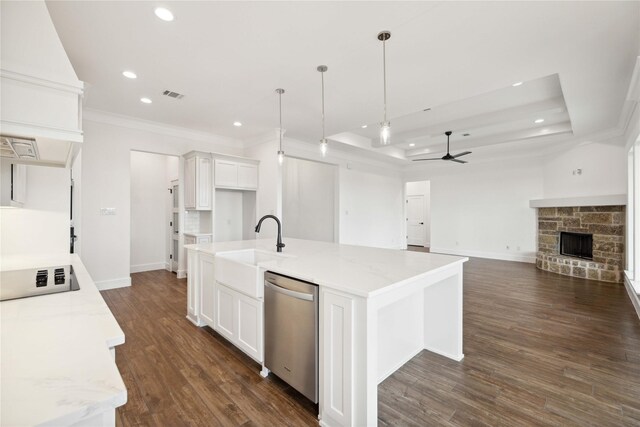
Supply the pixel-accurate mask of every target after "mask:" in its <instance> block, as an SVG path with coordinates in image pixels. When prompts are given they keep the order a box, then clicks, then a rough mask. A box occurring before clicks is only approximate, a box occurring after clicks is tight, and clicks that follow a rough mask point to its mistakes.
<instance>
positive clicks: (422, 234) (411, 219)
mask: <svg viewBox="0 0 640 427" xmlns="http://www.w3.org/2000/svg"><path fill="white" fill-rule="evenodd" d="M424 214H425V212H424V196H423V195H419V196H407V244H408V245H416V246H424V245H425V243H426V228H425V227H426V226H425V221H424V220H425V218H424V217H425V215H424Z"/></svg>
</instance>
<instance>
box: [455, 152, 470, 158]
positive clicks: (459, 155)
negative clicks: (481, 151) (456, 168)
mask: <svg viewBox="0 0 640 427" xmlns="http://www.w3.org/2000/svg"><path fill="white" fill-rule="evenodd" d="M467 154H471V151H465V152H464V153H460V154H456V155H455V156H451V157H453V158H454V159H457V158H458V157H462V156H466V155H467Z"/></svg>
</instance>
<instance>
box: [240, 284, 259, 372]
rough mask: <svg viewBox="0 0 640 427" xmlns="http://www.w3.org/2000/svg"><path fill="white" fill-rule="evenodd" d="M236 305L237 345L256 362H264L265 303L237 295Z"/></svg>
mask: <svg viewBox="0 0 640 427" xmlns="http://www.w3.org/2000/svg"><path fill="white" fill-rule="evenodd" d="M234 303H235V308H236V313H235V315H236V325H237V327H236V334H237V336H236V340H237V345H238V347H240V349H242V350H244V352H245V353H247V354H248V355H249V356H251V357H253V358H254V359H255V360H256V361H258V362H262V339H263V330H262V324H263V322H262V306H263V303H262V301H258V300H255V299H253V298H250V297H248V296H246V295H243V294H240V293H236V298H235V301H234Z"/></svg>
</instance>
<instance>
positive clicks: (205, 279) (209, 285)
mask: <svg viewBox="0 0 640 427" xmlns="http://www.w3.org/2000/svg"><path fill="white" fill-rule="evenodd" d="M213 260H214V257H213V256H212V255H204V254H200V277H199V280H200V319H201V320H202V321H203V322H204V323H205V324H207V325H209V326H210V327H212V328H213V325H214V317H215V316H214V313H215V296H214V292H215V290H214V284H215V276H214V262H213Z"/></svg>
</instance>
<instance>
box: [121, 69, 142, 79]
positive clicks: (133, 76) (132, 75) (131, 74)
mask: <svg viewBox="0 0 640 427" xmlns="http://www.w3.org/2000/svg"><path fill="white" fill-rule="evenodd" d="M122 75H123V76H125V77H126V78H128V79H137V78H138V76H137V74H136V73H134V72H133V71H123V72H122Z"/></svg>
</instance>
